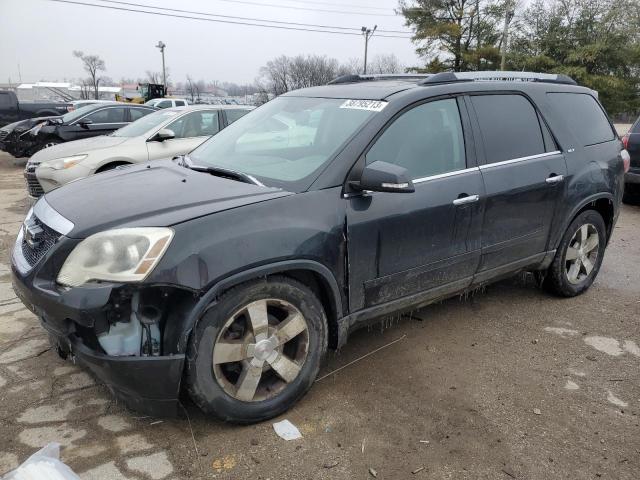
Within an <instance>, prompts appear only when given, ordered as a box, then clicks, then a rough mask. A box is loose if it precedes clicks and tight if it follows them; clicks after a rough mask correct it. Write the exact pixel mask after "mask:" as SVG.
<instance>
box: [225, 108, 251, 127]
mask: <svg viewBox="0 0 640 480" xmlns="http://www.w3.org/2000/svg"><path fill="white" fill-rule="evenodd" d="M225 113H226V115H227V122H228V123H229V125H231V124H232V123H233V122H235V121H236V120H238V119H239V118H240V117H242V116H243V115H246V114H247V113H249V110H225Z"/></svg>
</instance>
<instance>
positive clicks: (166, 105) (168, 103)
mask: <svg viewBox="0 0 640 480" xmlns="http://www.w3.org/2000/svg"><path fill="white" fill-rule="evenodd" d="M155 106H156V107H158V108H169V107H171V106H172V105H171V100H162V101H161V102H158V103H156V104H155Z"/></svg>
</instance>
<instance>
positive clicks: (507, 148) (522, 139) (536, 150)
mask: <svg viewBox="0 0 640 480" xmlns="http://www.w3.org/2000/svg"><path fill="white" fill-rule="evenodd" d="M471 102H472V103H473V108H474V109H475V111H476V114H477V116H478V122H479V123H480V130H481V131H482V138H483V140H484V151H485V154H486V157H487V158H486V161H487V163H495V162H502V161H504V160H512V159H514V158H521V157H528V156H530V155H538V154H540V153H544V152H545V147H544V140H543V138H542V131H541V130H540V122H539V120H538V114H537V112H536V110H535V109H534V108H533V105H531V102H529V100H527V99H526V98H525V97H523V96H522V95H478V96H472V97H471Z"/></svg>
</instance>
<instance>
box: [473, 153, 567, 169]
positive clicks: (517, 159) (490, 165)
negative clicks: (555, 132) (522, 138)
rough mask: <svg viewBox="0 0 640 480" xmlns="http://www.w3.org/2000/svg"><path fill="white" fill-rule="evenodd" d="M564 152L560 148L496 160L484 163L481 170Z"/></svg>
mask: <svg viewBox="0 0 640 480" xmlns="http://www.w3.org/2000/svg"><path fill="white" fill-rule="evenodd" d="M561 153H562V152H561V151H560V150H555V151H553V152H545V153H539V154H537V155H529V156H528V157H518V158H513V159H511V160H503V161H502V162H495V163H486V164H484V165H480V170H484V169H487V168H493V167H499V166H500V165H509V164H511V163H519V162H524V161H527V160H535V159H538V158H544V157H550V156H552V155H559V154H561Z"/></svg>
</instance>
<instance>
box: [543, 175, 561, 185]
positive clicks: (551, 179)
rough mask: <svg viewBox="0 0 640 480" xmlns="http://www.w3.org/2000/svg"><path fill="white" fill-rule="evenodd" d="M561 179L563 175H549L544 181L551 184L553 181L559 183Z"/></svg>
mask: <svg viewBox="0 0 640 480" xmlns="http://www.w3.org/2000/svg"><path fill="white" fill-rule="evenodd" d="M563 180H564V175H552V176H551V177H549V178H547V179H546V180H545V182H547V183H549V184H552V185H553V184H555V183H560V182H561V181H563Z"/></svg>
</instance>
